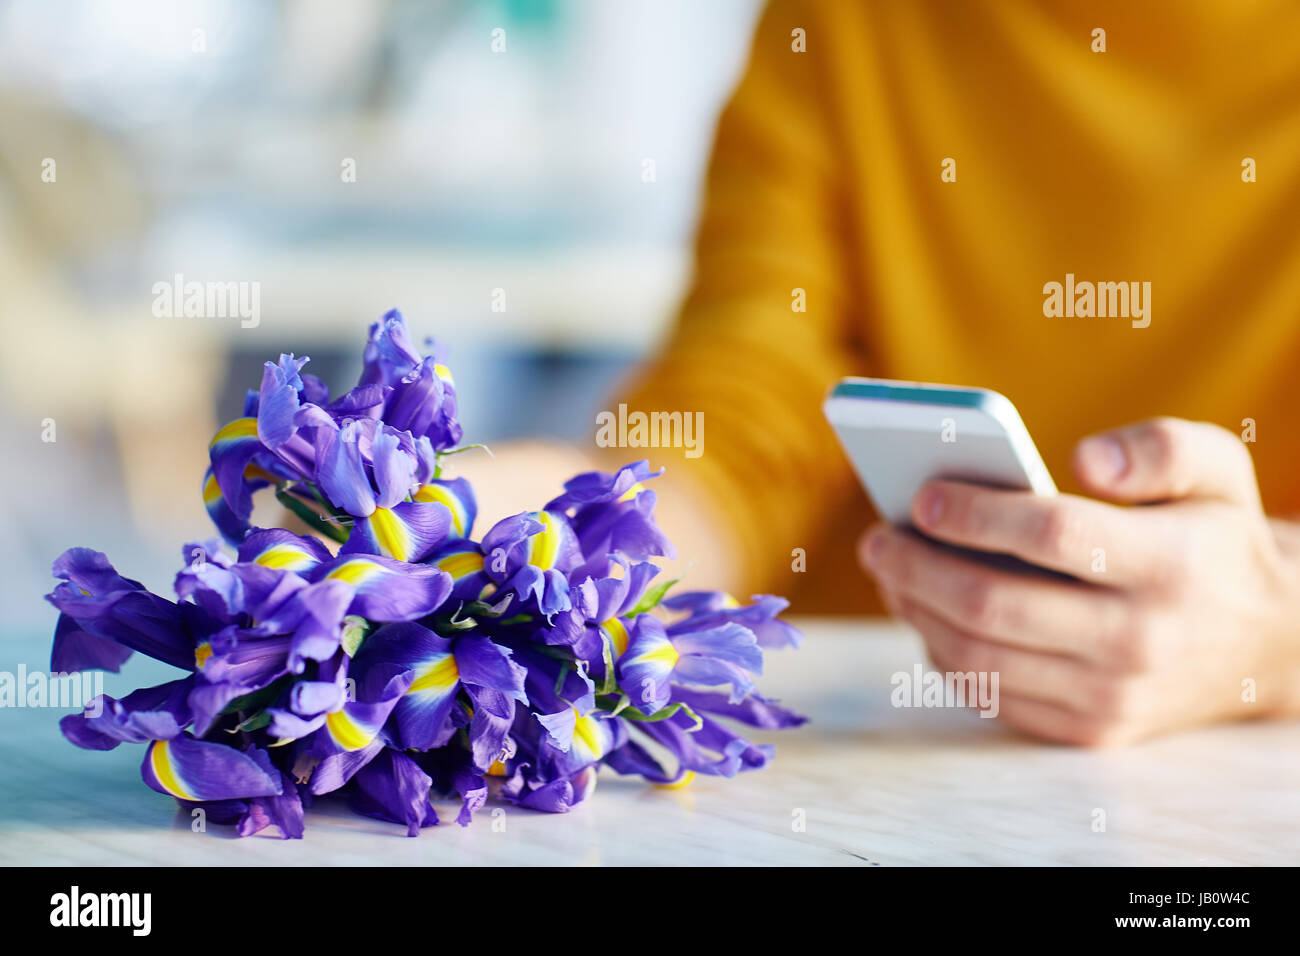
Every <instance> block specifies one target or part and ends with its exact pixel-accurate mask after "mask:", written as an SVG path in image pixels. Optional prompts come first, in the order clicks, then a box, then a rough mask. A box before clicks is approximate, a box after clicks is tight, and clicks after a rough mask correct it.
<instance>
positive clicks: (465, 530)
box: [48, 311, 804, 838]
mask: <svg viewBox="0 0 1300 956" xmlns="http://www.w3.org/2000/svg"><path fill="white" fill-rule="evenodd" d="M306 363H307V359H306V358H295V357H294V356H293V355H281V356H280V360H279V361H278V362H274V363H273V362H267V363H266V367H265V372H264V374H263V376H262V382H261V387H260V388H259V389H258V390H256V391H250V392H249V394H248V398H247V400H246V402H245V406H244V414H243V416H242V417H240V418H237V419H235V420H234V421H232V422H231V423H230V424H228V425H226V426H225V427H224V428H222V429H221V430H220V431H218V432H217V434H216V437H215V438H214V439H213V440H212V446H211V465H210V467H209V469H208V472H207V475H206V476H205V479H204V484H203V499H204V502H205V504H206V507H207V510H208V513H209V514H210V516H211V517H212V520H213V522H214V523H215V525H216V527H217V528H218V530H219V531H220V532H221V535H222V538H224V542H223V541H222V540H221V539H217V538H214V539H212V540H210V541H207V542H201V543H194V544H189V545H186V546H185V558H184V559H185V560H186V562H187V564H186V566H185V567H184V568H183V570H181V571H180V573H179V574H177V576H176V581H175V590H176V594H177V597H178V598H179V600H177V601H172V600H170V599H168V598H165V597H161V596H159V595H156V594H153V593H151V592H150V591H149V590H147V589H146V588H145V587H144V586H143V585H141V584H140V583H138V582H136V581H133V580H131V579H130V578H125V577H123V576H122V575H120V574H118V572H117V571H116V570H115V569H114V568H113V566H112V565H111V564H110V563H109V561H108V558H107V557H105V556H104V555H103V554H101V553H99V552H97V551H92V550H89V549H86V548H72V549H70V550H69V551H67V552H65V553H64V554H63V555H62V556H60V557H59V559H58V560H57V561H55V563H54V574H55V576H56V577H57V578H59V579H60V583H59V584H58V585H57V586H56V587H55V588H54V591H53V592H52V593H51V594H50V595H48V599H49V601H50V602H51V603H52V604H53V605H54V606H55V607H56V608H58V610H59V612H60V614H59V619H58V624H57V626H56V628H55V633H54V647H53V653H52V659H51V669H52V670H54V671H56V672H69V671H78V670H85V669H89V668H99V669H104V670H109V671H117V670H118V669H119V668H120V667H121V665H122V664H123V662H124V661H125V660H126V659H127V658H128V657H130V655H131V653H132V652H133V651H139V652H141V653H143V654H147V655H149V656H150V657H154V658H156V659H158V660H160V661H164V662H166V663H168V664H171V665H172V666H174V667H176V668H177V669H178V671H180V672H181V673H182V676H180V677H179V678H178V679H176V680H173V681H170V682H168V683H165V684H161V685H159V686H157V687H146V688H142V689H140V690H137V691H135V692H134V693H130V694H127V695H126V696H125V697H123V698H121V699H120V700H117V699H113V698H111V697H108V696H101V697H100V698H97V699H96V700H95V701H94V702H92V705H91V706H90V707H88V708H86V710H85V712H84V713H82V714H76V715H70V716H68V717H65V718H63V721H62V725H61V726H62V730H63V733H64V735H65V736H66V737H67V738H68V739H69V740H70V741H72V743H74V744H76V745H77V746H80V747H85V748H87V749H91V750H111V749H113V748H115V747H117V746H118V745H119V744H122V743H133V744H143V745H144V746H145V754H144V763H143V766H142V768H141V772H142V775H143V777H144V781H145V783H146V784H148V785H149V786H150V787H152V788H153V789H154V790H157V791H159V792H161V793H165V794H169V795H171V796H173V797H175V798H176V799H177V800H178V801H179V802H180V804H181V805H182V806H183V807H186V808H189V809H194V808H202V809H203V810H204V812H205V813H206V814H207V819H210V820H212V821H213V822H218V823H230V824H234V825H235V826H236V827H237V829H238V832H239V834H240V835H241V836H246V835H249V834H253V833H257V832H259V831H261V830H263V829H266V828H268V827H275V830H276V831H277V832H278V834H279V835H280V836H281V837H284V838H291V837H300V836H302V833H303V824H304V807H306V806H307V805H309V804H310V801H311V799H312V798H313V797H315V796H319V795H323V794H328V793H333V792H335V791H339V792H341V793H343V794H345V795H346V796H347V799H348V801H349V804H350V806H351V807H352V809H354V810H355V811H356V812H358V813H361V814H364V815H367V816H370V817H376V818H378V819H381V820H386V821H391V822H393V823H397V824H402V825H405V827H406V829H407V833H408V834H409V835H411V836H414V835H417V834H418V833H419V832H420V829H421V828H422V827H426V826H431V825H433V824H435V823H437V822H438V820H437V815H436V813H435V811H434V808H433V806H432V804H431V803H430V797H431V794H433V793H437V794H441V795H446V796H448V797H449V798H451V799H453V800H454V799H459V801H460V811H459V814H458V816H457V820H458V822H459V823H461V824H462V825H467V824H468V823H469V821H470V818H471V816H472V815H473V813H474V811H475V810H477V809H479V808H480V807H482V806H483V805H484V803H485V802H486V800H487V799H488V798H489V796H492V797H493V798H494V799H499V800H504V801H507V802H509V803H512V804H515V805H518V806H522V807H527V808H531V809H534V810H544V811H550V812H565V811H568V810H570V809H572V808H573V807H574V806H575V805H577V804H578V803H579V802H580V801H582V800H583V799H585V798H586V797H587V796H588V795H589V794H590V793H591V792H592V790H593V788H594V787H595V784H596V772H597V770H598V768H600V767H601V766H605V767H609V768H610V769H611V770H613V771H615V772H617V773H621V774H639V775H640V776H642V777H644V778H645V779H646V780H648V781H650V782H652V783H655V784H660V785H665V786H673V785H681V784H683V783H685V782H688V781H689V780H690V779H691V777H692V776H693V775H694V774H696V773H704V774H714V775H720V776H726V777H729V776H732V775H734V774H735V773H737V772H738V771H741V770H752V769H757V768H760V767H762V766H764V765H765V764H766V763H767V761H768V760H769V759H770V758H771V755H772V749H771V748H770V747H767V746H758V745H755V744H753V743H751V742H750V741H748V740H746V739H745V738H744V737H742V736H740V735H738V734H737V733H736V731H735V730H734V729H733V728H732V726H731V725H734V724H735V723H736V722H739V723H743V724H749V725H752V726H756V727H762V728H784V727H792V726H796V725H798V724H800V723H802V722H803V720H804V718H802V717H800V716H799V715H797V714H795V713H793V712H791V711H789V710H787V709H785V708H783V707H781V706H779V705H778V704H777V703H776V702H774V701H772V700H768V699H766V698H764V697H762V696H761V695H759V694H758V693H757V692H755V690H754V685H753V675H755V674H758V673H760V672H761V669H762V660H763V659H762V651H763V649H764V648H769V647H782V646H797V645H798V644H799V641H800V635H799V633H798V631H796V630H795V629H794V628H792V627H791V626H790V625H788V624H786V623H784V622H783V621H781V620H779V619H778V617H777V615H778V614H779V613H780V612H781V611H782V610H784V608H785V607H786V602H785V601H784V600H782V599H780V598H777V597H772V596H768V595H761V596H758V597H756V598H755V600H754V603H752V604H748V605H740V604H738V603H737V602H736V601H735V600H734V599H732V598H730V597H729V596H728V595H726V594H723V593H720V592H703V591H694V592H684V593H676V594H671V595H670V594H669V589H670V587H671V586H672V584H674V583H675V582H666V583H658V582H656V581H655V580H654V579H655V576H656V575H657V574H658V572H659V568H658V567H657V566H656V565H655V564H654V562H653V561H652V560H651V559H653V558H656V557H669V558H671V557H673V556H674V555H673V548H672V545H671V544H670V542H669V541H668V540H667V539H666V538H665V537H664V535H663V534H662V533H661V531H660V530H659V528H658V527H657V526H656V525H655V522H654V517H653V512H654V505H655V493H654V491H652V490H650V489H647V488H646V487H645V485H644V482H646V481H647V480H648V479H651V478H654V477H656V474H655V473H652V472H651V471H650V470H649V468H648V465H647V463H646V462H644V461H641V462H636V463H633V464H629V465H626V466H625V467H623V468H620V469H619V470H618V471H617V472H615V473H612V474H608V473H601V472H589V473H586V474H581V475H578V476H577V477H575V478H573V479H572V480H571V481H569V482H568V483H567V484H566V485H565V486H564V489H563V491H562V493H561V494H559V495H558V496H556V497H555V498H553V499H552V500H551V501H550V502H548V503H547V504H546V505H545V507H544V508H542V509H541V510H540V511H535V512H525V513H523V514H517V515H513V516H511V517H507V518H504V519H502V520H500V521H498V522H496V524H494V525H492V526H491V527H489V528H488V529H487V530H486V531H485V532H484V533H483V534H482V536H481V537H478V538H475V537H474V527H475V522H476V519H477V517H478V516H477V514H476V506H475V500H474V494H473V491H472V489H471V488H470V485H469V483H468V482H467V481H466V480H465V479H463V478H454V479H448V478H444V477H443V476H442V463H443V460H444V458H445V457H446V456H447V455H450V454H454V453H455V452H456V451H459V450H462V449H460V448H459V447H458V446H459V444H460V441H461V427H460V424H459V422H458V421H457V406H456V390H455V386H454V384H453V381H452V377H451V374H450V372H449V371H448V370H447V368H446V367H445V366H444V365H442V364H440V363H439V362H437V361H436V360H435V359H434V358H433V357H431V356H422V355H421V354H420V353H419V352H418V351H416V350H415V348H413V346H412V343H411V340H410V338H409V335H408V332H407V328H406V324H405V322H404V321H403V319H402V317H401V315H400V314H399V313H397V312H396V311H393V312H390V313H388V314H387V315H386V316H384V318H383V320H382V321H381V322H378V323H376V324H374V325H373V326H371V329H370V336H369V340H368V342H367V343H366V347H365V353H364V369H363V372H362V375H361V380H360V383H359V384H358V385H357V386H356V387H355V388H353V389H352V390H351V391H349V392H347V393H346V394H344V395H341V396H339V397H337V398H334V399H331V398H330V394H329V390H328V389H327V388H326V386H325V385H324V384H323V383H322V382H321V381H320V379H318V378H316V377H315V376H313V375H310V374H308V373H305V372H303V367H304V366H305V365H306ZM261 489H271V490H272V491H273V493H274V495H275V497H276V498H277V499H278V500H279V501H280V502H281V503H282V504H283V505H284V506H285V508H286V509H287V512H290V513H292V514H293V515H294V516H296V518H297V519H298V520H299V521H301V522H302V527H300V530H308V532H309V533H307V534H299V533H297V532H295V531H293V530H289V529H286V528H259V527H254V526H252V524H251V523H250V519H251V517H252V512H253V495H254V493H256V492H257V491H259V490H261ZM287 523H288V522H287ZM719 718H722V719H719Z"/></svg>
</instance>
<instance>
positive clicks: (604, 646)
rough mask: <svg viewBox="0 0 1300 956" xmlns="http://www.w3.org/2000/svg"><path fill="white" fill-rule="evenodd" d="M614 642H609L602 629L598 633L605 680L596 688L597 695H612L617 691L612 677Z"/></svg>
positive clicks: (616, 683)
mask: <svg viewBox="0 0 1300 956" xmlns="http://www.w3.org/2000/svg"><path fill="white" fill-rule="evenodd" d="M613 646H614V642H613V641H612V640H610V638H609V635H608V634H606V633H605V631H604V630H603V629H602V630H601V631H600V653H601V657H602V658H604V661H605V679H604V680H603V681H602V682H601V685H600V686H599V687H598V688H596V693H597V694H612V693H613V692H614V691H616V690H617V689H618V679H617V678H616V677H615V676H614V654H613V651H612V648H613Z"/></svg>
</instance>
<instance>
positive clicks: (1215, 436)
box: [1073, 418, 1262, 510]
mask: <svg viewBox="0 0 1300 956" xmlns="http://www.w3.org/2000/svg"><path fill="white" fill-rule="evenodd" d="M1073 467H1074V473H1075V475H1077V476H1078V478H1079V481H1080V482H1081V483H1082V484H1083V486H1084V487H1085V488H1086V489H1087V490H1088V492H1089V494H1092V495H1095V496H1096V497H1099V498H1104V499H1107V500H1109V501H1118V502H1124V503H1128V504H1148V503H1152V502H1158V501H1170V500H1173V499H1177V498H1218V499H1220V500H1223V501H1230V502H1233V503H1236V504H1239V505H1244V506H1247V507H1251V508H1255V509H1257V510H1262V506H1261V504H1260V500H1259V487H1258V485H1257V484H1256V483H1255V466H1254V464H1253V463H1252V462H1251V460H1250V453H1249V452H1248V451H1247V450H1246V446H1245V445H1244V444H1243V443H1242V442H1241V441H1240V439H1238V438H1237V436H1236V435H1234V434H1233V433H1232V432H1230V431H1227V430H1226V429H1223V428H1220V427H1219V426H1217V425H1211V424H1208V423H1206V422H1189V421H1186V420H1184V419H1181V418H1153V419H1151V420H1149V421H1145V422H1138V423H1137V424H1136V425H1128V426H1125V427H1124V428H1117V429H1115V430H1113V431H1109V432H1102V433H1101V434H1098V435H1092V436H1090V437H1088V438H1085V439H1084V440H1083V441H1081V442H1079V444H1078V445H1077V446H1076V447H1075V450H1074V460H1073Z"/></svg>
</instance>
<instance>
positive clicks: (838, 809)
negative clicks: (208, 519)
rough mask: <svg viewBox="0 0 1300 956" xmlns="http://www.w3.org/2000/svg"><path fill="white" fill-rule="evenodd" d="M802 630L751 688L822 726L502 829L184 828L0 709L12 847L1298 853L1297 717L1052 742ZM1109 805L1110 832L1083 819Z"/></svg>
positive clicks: (112, 854) (10, 661)
mask: <svg viewBox="0 0 1300 956" xmlns="http://www.w3.org/2000/svg"><path fill="white" fill-rule="evenodd" d="M807 632H808V641H807V644H806V646H805V648H804V650H802V651H800V652H796V653H791V652H782V653H776V654H772V655H770V656H769V666H768V674H767V675H766V676H765V678H764V680H763V681H762V682H761V683H760V687H762V688H763V689H764V691H765V692H767V693H769V694H770V695H773V696H779V697H781V698H782V699H783V700H784V701H785V702H787V703H789V704H791V705H794V706H796V707H799V708H800V709H802V710H804V711H805V712H806V713H809V714H810V715H811V716H812V717H813V718H814V723H812V724H810V725H809V726H808V727H806V728H803V729H801V730H798V731H795V732H792V733H784V734H767V735H765V736H764V739H765V740H770V741H772V742H775V743H777V757H776V761H775V763H774V764H773V766H772V767H770V768H769V769H768V770H767V771H764V772H761V773H752V774H746V775H743V776H741V777H739V778H737V779H734V780H718V779H708V780H705V779H697V780H696V782H695V783H693V784H692V785H691V786H690V787H688V788H686V789H683V790H675V791H674V790H661V789H655V788H652V787H648V786H645V785H642V784H640V783H637V782H634V781H631V780H627V779H625V778H620V777H618V776H617V775H615V774H612V773H610V774H609V775H608V776H606V775H604V774H602V777H601V780H600V783H599V786H598V787H597V791H596V793H595V794H594V796H593V798H592V799H591V800H590V801H588V802H587V803H586V804H584V805H583V806H582V807H580V808H579V809H578V810H576V811H575V812H573V813H571V814H568V815H567V816H550V815H545V814H537V813H530V812H526V811H522V810H516V809H514V808H507V809H506V812H505V817H504V820H505V827H504V829H494V828H493V827H492V825H491V823H492V819H491V817H490V816H488V815H487V813H486V812H485V813H484V814H483V815H481V816H480V817H478V818H477V820H476V822H475V824H474V825H473V826H471V827H469V828H468V829H462V828H460V827H458V826H456V825H455V824H454V823H453V824H444V825H443V826H439V827H436V828H432V829H428V830H425V831H424V832H423V833H422V835H421V836H420V837H418V838H415V839H408V838H406V837H405V835H404V832H403V831H400V830H399V828H397V827H395V826H390V825H387V824H383V823H379V822H377V821H371V820H367V819H364V818H360V817H355V816H352V815H351V814H350V813H348V811H347V810H346V808H343V807H341V806H340V807H318V808H316V809H315V810H313V812H312V813H311V814H310V815H309V816H308V821H307V835H306V838H305V839H303V840H300V841H281V840H276V839H270V838H251V839H245V840H237V839H233V838H231V836H230V830H229V828H225V827H217V826H213V827H210V828H209V831H208V832H207V833H192V832H191V831H190V829H189V821H188V818H182V817H181V816H180V815H179V814H178V813H177V811H176V809H175V804H174V803H173V802H172V801H171V800H169V799H168V798H166V797H163V796H161V795H159V794H156V793H154V792H152V791H150V790H148V789H147V788H146V787H145V786H144V785H143V784H142V783H141V782H140V776H139V769H138V768H139V761H140V759H141V750H140V748H137V747H129V746H123V747H120V748H119V749H118V750H116V751H112V752H109V753H90V752H85V751H79V750H77V749H76V748H74V747H73V746H72V745H71V744H68V743H66V742H65V741H64V740H63V739H62V737H61V736H60V735H59V732H58V728H57V718H58V716H60V714H59V712H57V711H52V710H0V863H4V864H20V863H35V864H70V865H84V864H91V865H99V864H199V865H228V864H250V863H268V864H289V865H295V864H303V865H323V864H382V865H401V864H415V865H424V864H435V865H436V864H496V863H508V864H525V865H527V864H638V865H646V864H650V865H654V864H705V865H707V864H765V863H777V864H822V865H853V866H863V865H871V864H879V865H899V864H1071V865H1092V864H1120V865H1150V864H1174V865H1183V864H1295V863H1297V862H1300V723H1294V722H1292V723H1279V724H1272V725H1264V724H1254V725H1238V726H1230V727H1218V728H1213V729H1209V730H1203V731H1196V732H1191V733H1185V734H1181V735H1176V736H1172V737H1168V738H1165V739H1162V740H1158V741H1155V742H1152V743H1148V744H1145V745H1142V746H1138V747H1134V748H1131V749H1127V750H1118V751H1093V752H1090V751H1084V750H1075V749H1069V748H1063V747H1052V746H1045V745H1041V744H1036V743H1032V742H1029V741H1026V740H1024V739H1021V738H1018V737H1016V736H1014V735H1012V734H1011V733H1010V732H1009V731H1008V730H1007V729H1006V728H1004V727H1002V726H1001V725H1000V724H999V722H998V721H996V720H983V719H980V718H979V717H977V716H976V715H975V714H974V713H971V712H969V711H955V710H942V709H939V710H923V709H895V708H893V707H891V706H890V703H889V691H890V684H889V679H890V675H891V674H893V673H894V672H895V671H899V670H910V669H911V667H912V665H913V664H915V663H916V662H917V661H918V660H919V659H920V658H919V655H920V645H919V642H918V641H917V640H916V639H915V637H914V636H912V635H910V634H908V633H906V632H904V631H902V630H899V629H897V628H894V627H892V626H886V625H881V624H873V623H854V624H849V623H834V624H832V623H825V622H809V623H808V625H807ZM47 646H48V645H47V644H46V643H45V639H44V638H42V639H41V640H39V641H37V640H36V639H34V638H33V639H30V640H27V639H25V640H23V641H14V640H10V641H0V669H7V670H11V671H12V670H14V668H15V666H16V663H17V662H18V661H19V660H23V661H25V662H26V663H27V666H28V667H29V668H30V667H40V666H41V662H42V658H43V654H44V653H45V648H46V647H47ZM134 673H135V674H137V675H138V674H139V673H140V672H139V671H136V672H134ZM163 673H164V672H163V671H160V672H158V674H156V675H150V676H162V675H163ZM132 675H133V672H132V671H130V670H129V669H128V672H127V674H126V675H124V676H126V677H131V676H132ZM107 689H108V691H109V692H110V693H115V692H120V690H121V687H120V686H114V685H113V684H111V683H110V684H109V685H108V688H107ZM450 806H451V805H450V804H448V805H442V804H440V805H439V810H440V812H442V811H443V810H444V809H446V808H447V807H450ZM1098 808H1100V809H1102V810H1104V811H1105V814H1106V830H1105V832H1094V830H1093V826H1092V823H1093V819H1094V810H1096V809H1098ZM800 812H802V816H803V817H804V819H806V828H805V829H804V830H803V831H802V832H798V831H797V830H796V828H795V827H794V826H793V823H794V821H795V819H796V816H797V815H799V814H800ZM442 815H443V817H444V819H450V818H451V817H452V816H454V812H446V813H443V814H442Z"/></svg>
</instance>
